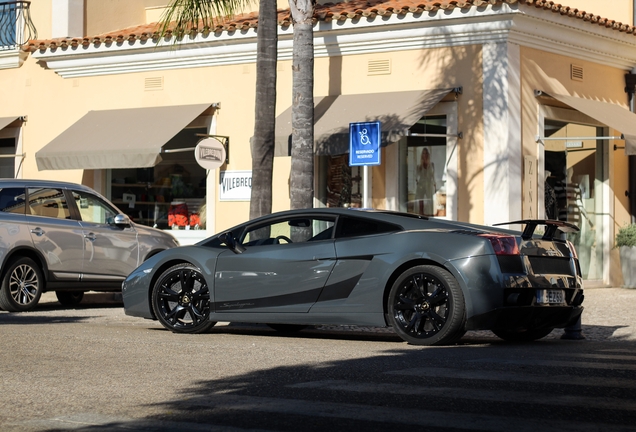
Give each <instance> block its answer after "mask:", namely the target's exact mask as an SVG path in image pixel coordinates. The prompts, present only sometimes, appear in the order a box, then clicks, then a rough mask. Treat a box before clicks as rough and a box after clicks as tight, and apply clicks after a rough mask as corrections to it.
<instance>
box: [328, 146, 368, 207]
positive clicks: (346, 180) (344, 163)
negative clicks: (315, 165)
mask: <svg viewBox="0 0 636 432" xmlns="http://www.w3.org/2000/svg"><path fill="white" fill-rule="evenodd" d="M326 163H327V184H326V205H327V207H353V208H360V207H362V188H361V185H362V169H361V167H359V166H354V167H351V166H349V154H344V155H337V156H327V157H326Z"/></svg>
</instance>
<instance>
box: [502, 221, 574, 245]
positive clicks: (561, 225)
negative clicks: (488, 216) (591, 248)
mask: <svg viewBox="0 0 636 432" xmlns="http://www.w3.org/2000/svg"><path fill="white" fill-rule="evenodd" d="M513 224H523V225H525V228H524V229H523V233H522V234H521V238H523V239H524V240H529V239H531V238H532V236H533V235H534V231H535V230H536V229H537V227H538V226H539V225H545V233H544V234H543V239H544V240H554V237H555V236H556V235H557V231H560V232H562V233H570V232H578V231H579V227H577V226H576V225H574V224H571V223H568V222H563V221H558V220H550V219H523V220H518V221H513V222H504V223H498V224H493V226H499V225H513Z"/></svg>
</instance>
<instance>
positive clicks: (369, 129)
mask: <svg viewBox="0 0 636 432" xmlns="http://www.w3.org/2000/svg"><path fill="white" fill-rule="evenodd" d="M363 165H380V122H364V123H349V166H363Z"/></svg>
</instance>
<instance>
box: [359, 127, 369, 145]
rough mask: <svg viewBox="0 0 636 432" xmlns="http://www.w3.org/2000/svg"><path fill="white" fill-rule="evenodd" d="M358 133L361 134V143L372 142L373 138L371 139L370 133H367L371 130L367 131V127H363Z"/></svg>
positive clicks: (367, 143)
mask: <svg viewBox="0 0 636 432" xmlns="http://www.w3.org/2000/svg"><path fill="white" fill-rule="evenodd" d="M358 133H359V134H360V144H362V145H369V144H371V140H370V139H369V135H367V134H368V133H369V132H368V131H367V129H366V128H364V129H362V130H361V131H360V132H358Z"/></svg>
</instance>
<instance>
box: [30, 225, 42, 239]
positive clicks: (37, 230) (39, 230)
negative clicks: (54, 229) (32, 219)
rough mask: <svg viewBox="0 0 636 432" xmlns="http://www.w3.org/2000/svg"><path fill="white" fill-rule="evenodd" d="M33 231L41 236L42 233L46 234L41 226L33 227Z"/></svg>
mask: <svg viewBox="0 0 636 432" xmlns="http://www.w3.org/2000/svg"><path fill="white" fill-rule="evenodd" d="M31 232H32V233H33V234H35V235H36V236H38V237H39V236H41V235H42V234H44V230H43V229H42V228H40V227H37V228H33V229H32V230H31Z"/></svg>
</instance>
